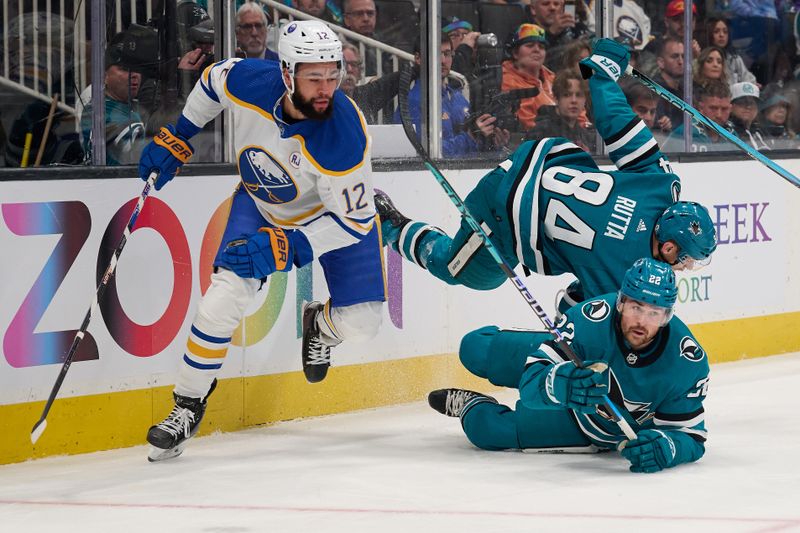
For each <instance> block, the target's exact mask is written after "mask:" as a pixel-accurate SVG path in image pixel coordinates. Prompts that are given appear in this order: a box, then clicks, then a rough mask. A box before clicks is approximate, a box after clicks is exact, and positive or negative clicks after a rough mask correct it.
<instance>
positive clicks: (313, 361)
mask: <svg viewBox="0 0 800 533" xmlns="http://www.w3.org/2000/svg"><path fill="white" fill-rule="evenodd" d="M322 308H323V305H322V304H321V303H320V302H309V303H307V304H306V305H305V307H304V308H303V374H305V376H306V380H307V381H308V382H309V383H318V382H320V381H322V380H323V379H325V376H326V375H327V374H328V367H330V366H331V347H330V346H329V345H327V344H325V342H323V340H322V333H320V331H319V326H318V325H317V316H318V315H319V313H321V312H322Z"/></svg>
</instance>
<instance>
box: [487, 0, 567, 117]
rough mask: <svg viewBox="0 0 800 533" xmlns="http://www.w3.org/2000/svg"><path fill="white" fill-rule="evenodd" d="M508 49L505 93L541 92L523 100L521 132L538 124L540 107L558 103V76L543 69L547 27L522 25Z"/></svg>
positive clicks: (504, 66)
mask: <svg viewBox="0 0 800 533" xmlns="http://www.w3.org/2000/svg"><path fill="white" fill-rule="evenodd" d="M541 1H544V0H541ZM562 8H563V1H562ZM509 48H510V49H511V59H507V60H506V61H503V81H502V90H503V91H509V90H511V89H524V88H528V87H536V88H537V89H539V94H538V95H537V96H533V97H531V98H525V99H524V100H522V101H521V102H520V106H519V111H517V119H518V120H519V123H520V127H521V128H522V130H530V129H533V127H534V126H535V125H536V112H537V111H538V110H539V107H541V106H543V105H555V104H556V100H555V96H554V95H553V80H554V79H555V74H554V73H553V71H552V70H550V69H549V68H547V67H545V66H544V62H545V58H546V57H547V40H546V39H545V30H544V28H542V27H540V26H537V25H536V24H521V25H520V26H519V28H517V31H515V32H514V34H513V35H512V36H511V41H510V42H509Z"/></svg>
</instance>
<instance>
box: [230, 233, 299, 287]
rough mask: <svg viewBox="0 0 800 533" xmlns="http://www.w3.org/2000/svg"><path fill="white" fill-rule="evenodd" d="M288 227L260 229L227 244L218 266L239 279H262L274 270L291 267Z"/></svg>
mask: <svg viewBox="0 0 800 533" xmlns="http://www.w3.org/2000/svg"><path fill="white" fill-rule="evenodd" d="M292 233H293V231H292V230H288V231H284V230H282V229H280V228H261V229H260V230H258V233H256V234H255V235H250V236H249V237H244V236H243V237H242V238H241V239H236V240H233V241H231V242H229V243H228V245H227V246H226V247H225V250H224V251H223V252H222V256H221V258H220V259H221V261H222V265H223V266H224V267H226V268H228V269H230V270H232V271H233V272H235V273H236V275H237V276H239V277H240V278H254V279H264V278H266V277H267V276H269V275H270V274H272V273H273V272H275V271H281V272H286V271H288V270H291V269H292V262H293V250H292V239H291V237H292Z"/></svg>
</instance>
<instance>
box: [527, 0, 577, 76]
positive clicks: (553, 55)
mask: <svg viewBox="0 0 800 533" xmlns="http://www.w3.org/2000/svg"><path fill="white" fill-rule="evenodd" d="M564 5H565V1H564V0H531V2H530V4H528V13H527V15H528V22H530V23H531V24H535V25H537V26H539V27H540V28H543V29H544V31H545V43H546V44H547V49H548V50H550V53H549V56H550V57H549V58H548V60H547V63H546V65H547V67H548V68H551V69H552V68H556V66H557V65H558V64H559V61H560V59H561V58H560V56H561V50H562V48H561V47H562V46H564V45H567V44H569V43H571V42H572V41H574V40H575V39H579V38H581V37H584V36H586V35H588V34H589V29H588V28H587V27H586V23H585V18H586V4H585V3H584V2H583V1H582V0H580V1H578V2H575V4H574V5H575V14H572V13H568V12H566V11H565V10H564Z"/></svg>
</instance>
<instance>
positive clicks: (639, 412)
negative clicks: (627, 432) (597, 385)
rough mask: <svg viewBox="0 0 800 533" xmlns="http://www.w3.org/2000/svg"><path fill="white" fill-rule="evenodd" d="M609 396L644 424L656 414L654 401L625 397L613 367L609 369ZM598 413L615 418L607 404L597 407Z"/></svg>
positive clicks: (608, 417)
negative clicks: (651, 407) (653, 407)
mask: <svg viewBox="0 0 800 533" xmlns="http://www.w3.org/2000/svg"><path fill="white" fill-rule="evenodd" d="M608 397H609V399H610V400H611V401H612V402H614V405H617V406H620V407H624V408H625V410H626V411H628V413H630V415H631V416H632V417H633V419H634V420H636V422H637V423H638V424H643V423H644V422H646V421H647V420H649V419H651V418H653V417H654V416H655V413H654V412H651V411H650V406H651V405H652V402H634V401H632V400H629V399H627V398H625V393H624V392H622V387H620V385H619V381H617V376H615V375H614V371H613V370H612V369H609V370H608ZM597 414H599V415H600V416H602V417H603V418H606V419H608V420H613V419H614V417H613V416H611V413H609V412H608V410H607V408H606V406H605V405H601V406H599V407H598V408H597Z"/></svg>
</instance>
